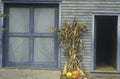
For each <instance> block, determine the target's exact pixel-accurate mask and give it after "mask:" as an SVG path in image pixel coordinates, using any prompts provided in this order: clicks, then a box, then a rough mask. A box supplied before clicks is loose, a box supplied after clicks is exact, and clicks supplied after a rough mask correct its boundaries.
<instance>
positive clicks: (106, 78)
mask: <svg viewBox="0 0 120 79" xmlns="http://www.w3.org/2000/svg"><path fill="white" fill-rule="evenodd" d="M91 75H92V78H93V79H120V74H118V73H117V74H112V73H107V74H106V73H102V74H101V73H95V74H91Z"/></svg>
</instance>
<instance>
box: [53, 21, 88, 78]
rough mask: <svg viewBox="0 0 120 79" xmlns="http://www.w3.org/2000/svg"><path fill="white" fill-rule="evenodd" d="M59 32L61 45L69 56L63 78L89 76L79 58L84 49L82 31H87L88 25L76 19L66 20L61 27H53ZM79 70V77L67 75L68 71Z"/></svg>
mask: <svg viewBox="0 0 120 79" xmlns="http://www.w3.org/2000/svg"><path fill="white" fill-rule="evenodd" d="M52 30H53V31H54V32H55V33H56V34H57V36H58V41H59V46H60V47H63V48H64V55H65V56H66V57H67V61H66V62H65V66H64V69H63V72H62V74H61V79H79V78H80V79H81V78H84V77H87V78H88V76H87V75H86V74H85V73H84V72H83V70H82V66H81V62H80V60H79V59H78V55H80V54H81V53H82V52H81V51H82V50H83V49H84V46H83V41H82V39H81V36H82V33H84V32H85V31H86V26H85V25H84V24H83V23H81V22H78V21H77V20H74V21H73V22H72V24H70V23H68V22H67V20H65V21H64V23H63V26H62V27H61V28H60V29H55V28H52ZM72 71H79V73H80V74H79V77H76V78H72V76H71V77H67V76H66V74H67V72H71V73H72Z"/></svg>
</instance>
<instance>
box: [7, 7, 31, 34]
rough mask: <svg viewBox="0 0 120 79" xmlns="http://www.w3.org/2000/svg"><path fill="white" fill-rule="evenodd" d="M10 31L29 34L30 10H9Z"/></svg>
mask: <svg viewBox="0 0 120 79" xmlns="http://www.w3.org/2000/svg"><path fill="white" fill-rule="evenodd" d="M9 10H10V11H9V31H10V32H28V31H29V9H28V8H10V9H9Z"/></svg>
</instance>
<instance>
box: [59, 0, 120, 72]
mask: <svg viewBox="0 0 120 79" xmlns="http://www.w3.org/2000/svg"><path fill="white" fill-rule="evenodd" d="M94 13H99V14H103V13H105V14H107V13H108V14H120V1H119V0H63V1H62V6H61V15H62V16H61V17H62V23H63V21H64V20H65V19H67V20H68V21H69V22H71V21H72V20H73V19H74V18H77V19H78V20H79V21H82V22H83V23H85V24H86V26H87V29H88V31H87V32H86V33H84V34H83V37H82V38H83V41H84V44H85V47H86V49H87V50H85V51H83V52H85V54H83V59H82V64H83V69H84V71H86V72H90V71H91V68H92V31H93V29H92V19H93V18H92V15H93V14H94ZM60 59H61V68H63V65H64V61H65V60H66V59H65V57H64V56H63V54H62V52H61V58H60Z"/></svg>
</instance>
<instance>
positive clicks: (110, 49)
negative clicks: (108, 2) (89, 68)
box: [93, 15, 120, 70]
mask: <svg viewBox="0 0 120 79" xmlns="http://www.w3.org/2000/svg"><path fill="white" fill-rule="evenodd" d="M119 18H120V17H119V15H94V21H93V22H94V24H93V29H94V30H93V70H94V69H95V70H119V67H120V63H119V60H120V59H119V58H120V55H119V51H120V50H119V46H120V45H119V39H120V38H119V31H118V30H119V28H118V27H119Z"/></svg>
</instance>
